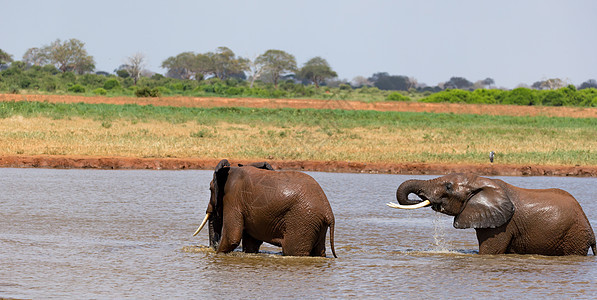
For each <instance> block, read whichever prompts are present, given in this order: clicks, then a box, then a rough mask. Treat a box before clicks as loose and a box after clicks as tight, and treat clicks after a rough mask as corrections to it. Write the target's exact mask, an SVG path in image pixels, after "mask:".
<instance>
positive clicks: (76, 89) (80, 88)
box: [68, 84, 85, 93]
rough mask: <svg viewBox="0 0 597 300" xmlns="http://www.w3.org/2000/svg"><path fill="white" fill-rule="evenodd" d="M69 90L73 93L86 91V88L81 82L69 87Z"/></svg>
mask: <svg viewBox="0 0 597 300" xmlns="http://www.w3.org/2000/svg"><path fill="white" fill-rule="evenodd" d="M68 91H69V92H73V93H85V88H84V87H83V86H82V85H80V84H75V85H73V86H71V87H69V88H68Z"/></svg>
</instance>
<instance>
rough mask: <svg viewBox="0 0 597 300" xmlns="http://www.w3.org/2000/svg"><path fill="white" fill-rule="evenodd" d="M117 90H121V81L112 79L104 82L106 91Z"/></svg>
mask: <svg viewBox="0 0 597 300" xmlns="http://www.w3.org/2000/svg"><path fill="white" fill-rule="evenodd" d="M115 88H120V81H118V79H116V78H110V79H108V80H106V82H104V89H106V90H112V89H115Z"/></svg>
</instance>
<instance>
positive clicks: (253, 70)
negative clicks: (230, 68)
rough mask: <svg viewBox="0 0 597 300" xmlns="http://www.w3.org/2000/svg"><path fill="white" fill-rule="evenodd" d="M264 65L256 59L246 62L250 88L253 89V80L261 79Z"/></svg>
mask: <svg viewBox="0 0 597 300" xmlns="http://www.w3.org/2000/svg"><path fill="white" fill-rule="evenodd" d="M263 70H264V65H263V64H260V63H258V62H257V59H253V60H248V61H247V72H249V78H251V85H250V86H249V87H250V88H253V84H254V83H255V80H257V79H258V78H260V77H261V74H262V73H263Z"/></svg>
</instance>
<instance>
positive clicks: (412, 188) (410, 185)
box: [396, 179, 424, 205]
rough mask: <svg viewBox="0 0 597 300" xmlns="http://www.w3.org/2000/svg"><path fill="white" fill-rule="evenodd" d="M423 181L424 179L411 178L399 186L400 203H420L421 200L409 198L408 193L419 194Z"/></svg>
mask: <svg viewBox="0 0 597 300" xmlns="http://www.w3.org/2000/svg"><path fill="white" fill-rule="evenodd" d="M423 182H424V181H423V180H417V179H411V180H407V181H405V182H403V183H402V184H401V185H400V186H399V187H398V190H396V200H398V203H400V204H401V205H413V204H418V203H419V201H416V200H409V199H408V195H409V194H412V193H414V194H418V192H419V190H420V187H421V184H422V183H423Z"/></svg>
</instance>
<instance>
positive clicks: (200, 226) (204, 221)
mask: <svg viewBox="0 0 597 300" xmlns="http://www.w3.org/2000/svg"><path fill="white" fill-rule="evenodd" d="M207 219H209V213H207V214H205V219H203V222H201V225H199V229H197V231H195V233H193V236H196V235H197V233H199V231H201V229H203V226H205V223H207Z"/></svg>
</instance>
